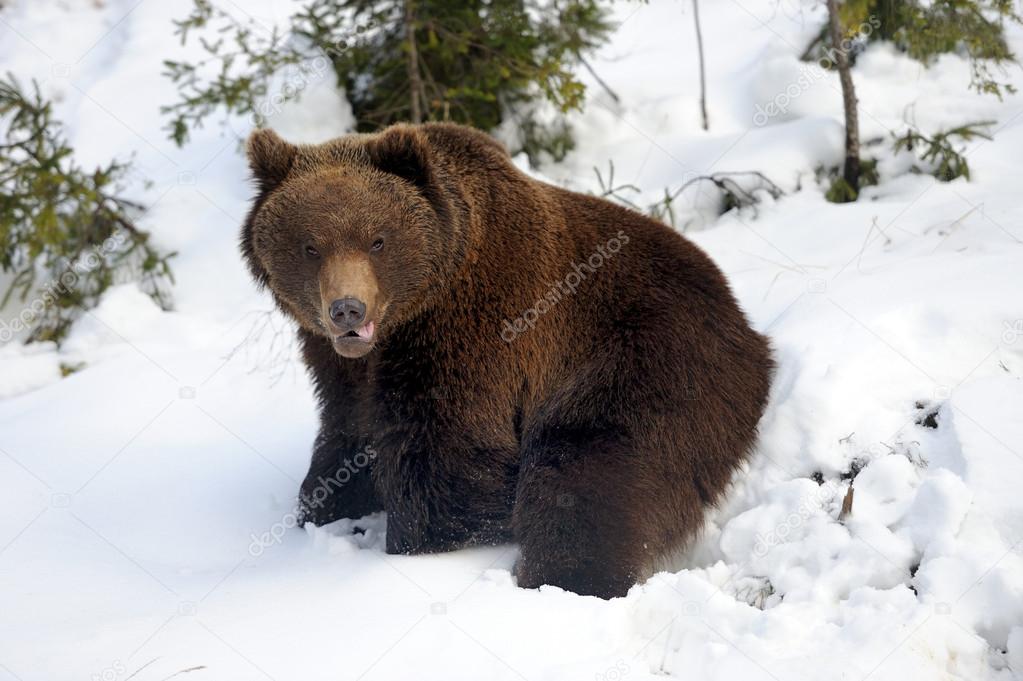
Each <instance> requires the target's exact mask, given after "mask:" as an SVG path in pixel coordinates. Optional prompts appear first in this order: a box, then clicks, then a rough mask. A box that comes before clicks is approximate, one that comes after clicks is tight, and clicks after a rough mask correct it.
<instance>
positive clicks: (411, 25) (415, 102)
mask: <svg viewBox="0 0 1023 681" xmlns="http://www.w3.org/2000/svg"><path fill="white" fill-rule="evenodd" d="M405 50H406V52H407V54H406V55H405V57H406V63H405V67H406V70H407V72H408V86H409V120H410V121H412V122H413V123H422V122H423V102H422V99H421V96H422V93H423V78H422V76H421V75H420V73H419V48H418V46H417V45H416V26H415V18H414V16H413V13H412V0H406V1H405Z"/></svg>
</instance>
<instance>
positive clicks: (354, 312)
mask: <svg viewBox="0 0 1023 681" xmlns="http://www.w3.org/2000/svg"><path fill="white" fill-rule="evenodd" d="M330 319H331V321H333V322H334V323H335V324H337V325H338V326H340V327H342V328H349V329H353V328H355V327H357V326H360V325H362V322H364V321H365V320H366V303H364V302H362V301H361V300H359V299H358V298H351V297H348V298H339V299H337V300H335V301H334V302H333V303H331V304H330Z"/></svg>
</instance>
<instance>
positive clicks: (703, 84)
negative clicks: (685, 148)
mask: <svg viewBox="0 0 1023 681" xmlns="http://www.w3.org/2000/svg"><path fill="white" fill-rule="evenodd" d="M693 21H695V22H696V49H697V51H698V52H699V54H700V115H701V116H703V129H704V130H707V129H709V127H710V124H709V123H708V122H707V76H706V73H705V72H704V68H703V32H702V31H701V30H700V2H699V0H693Z"/></svg>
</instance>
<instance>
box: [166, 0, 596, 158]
mask: <svg viewBox="0 0 1023 681" xmlns="http://www.w3.org/2000/svg"><path fill="white" fill-rule="evenodd" d="M194 2H195V5H194V7H193V9H192V13H191V14H190V15H189V16H188V17H187V18H185V19H183V20H181V21H180V22H178V31H179V33H180V34H181V37H182V40H183V41H186V40H189V39H191V37H192V36H193V34H195V33H199V40H200V41H201V44H202V45H203V47H204V49H205V50H206V52H207V53H208V58H207V59H206V60H205V63H203V64H196V63H186V62H175V61H167V62H165V65H166V73H167V75H168V76H169V77H170V78H171V79H172V80H173V81H174V82H175V83H176V84H177V85H178V86H179V88H180V90H181V95H182V96H181V99H180V100H179V101H178V102H176V103H174V104H171V105H168V106H166V107H164V111H165V113H168V114H169V115H170V116H171V122H170V131H171V136H172V137H173V138H174V139H175V140H176V141H177V142H178V143H179V144H181V143H184V141H185V140H186V139H187V138H188V134H189V131H190V129H191V128H193V127H195V126H197V125H201V124H202V123H203V121H204V120H205V119H206V118H207V117H208V116H209V115H210V114H212V113H213V112H214V111H217V110H226V111H227V112H230V113H235V114H245V115H251V116H252V117H253V118H254V121H255V123H256V124H257V125H259V124H263V123H265V122H266V119H267V118H268V116H267V111H266V102H267V101H268V100H269V99H271V98H273V97H275V96H277V97H278V98H280V95H281V93H274V92H270V88H271V85H270V83H271V79H272V77H273V76H274V75H275V74H277V73H278V72H281V70H282V69H285V68H286V67H289V66H290V67H293V70H296V73H299V74H301V72H302V70H303V69H305V70H307V71H312V70H314V68H315V67H313V66H312V65H313V64H315V63H319V61H322V60H324V59H325V60H327V61H328V62H329V65H330V67H331V69H332V71H333V73H334V75H335V76H336V79H337V83H338V85H340V86H341V87H343V88H344V90H345V94H346V96H347V98H348V100H349V101H350V102H351V105H352V109H353V112H354V114H355V118H356V122H357V129H358V130H359V131H361V132H370V131H374V130H378V129H380V128H382V127H384V126H387V125H389V124H391V123H394V122H398V121H412V122H420V121H454V122H459V123H465V124H469V125H473V126H476V127H478V128H481V129H484V130H493V129H495V128H497V127H498V126H499V125H500V124H501V123H502V122H504V121H505V120H506V119H507V118H508V117H512V118H513V119H514V120H515V123H516V125H515V126H514V127H515V129H517V130H518V131H519V133H520V139H519V140H518V141H519V146H520V148H521V149H524V150H525V151H526V152H527V153H528V154H529V156H530V158H531V160H533V161H537V160H539V158H540V157H541V155H542V154H544V153H546V154H549V155H550V156H552V157H553V158H555V159H560V158H562V157H563V156H564V155H565V153H567V152H568V151H569V150H570V149H571V145H572V141H571V136H570V134H569V131H568V128H567V125H566V124H565V122H564V120H563V118H558V117H554V118H553V119H552V117H550V116H544V115H543V114H542V113H541V112H540V111H539V105H540V104H541V103H542V102H550V103H552V104H553V105H554V108H555V110H556V111H559V112H561V113H564V112H567V111H569V110H571V109H578V108H579V107H580V106H581V105H582V102H583V95H584V88H583V85H582V83H580V82H579V80H578V79H577V78H576V77H575V75H574V68H575V66H576V65H577V64H579V63H581V61H582V59H583V58H584V57H585V55H586V54H587V53H588V52H590V51H592V50H593V49H594V48H596V47H597V46H598V45H600V44H601V43H602V42H603V41H604V40H605V39H606V37H607V35H608V34H609V32H610V24H609V21H608V17H607V15H606V11H605V10H604V9H603V7H602V5H601V4H599V3H598V2H597V0H554V1H551V2H542V3H527V2H522V1H521V0H486V1H484V0H468V1H466V2H461V1H454V0H404V1H388V2H369V1H367V0H314V1H313V2H311V3H310V4H308V5H306V6H305V7H304V8H303V9H302V10H301V11H299V12H298V13H296V14H295V15H294V16H292V17H291V20H290V24H289V26H288V27H287V29H288V30H287V35H284V34H282V33H280V32H277V31H276V30H270V31H268V30H267V29H265V28H261V27H259V26H258V25H254V24H253V22H251V21H249V20H246V19H239V18H237V17H234V16H232V15H231V14H229V13H227V12H225V11H223V10H220V9H218V8H216V7H215V6H214V5H213V4H212V3H211V2H209V0H194ZM318 60H319V61H318ZM210 65H213V66H214V67H215V73H214V74H213V75H212V76H204V75H201V74H203V73H204V72H205V69H208V68H209V66H210ZM297 80H298V81H301V75H299V77H298V79H297ZM302 89H303V88H302V87H301V82H300V83H299V86H298V87H293V88H292V89H291V90H292V91H291V92H285V93H283V95H284V98H289V97H295V96H299V95H300V94H301V90H302Z"/></svg>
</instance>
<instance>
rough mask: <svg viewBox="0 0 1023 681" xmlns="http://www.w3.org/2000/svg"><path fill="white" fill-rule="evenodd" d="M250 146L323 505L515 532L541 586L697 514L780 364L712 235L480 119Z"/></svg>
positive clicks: (270, 135) (261, 252)
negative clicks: (638, 204) (311, 415)
mask: <svg viewBox="0 0 1023 681" xmlns="http://www.w3.org/2000/svg"><path fill="white" fill-rule="evenodd" d="M247 153H248V158H249V162H250V165H251V168H252V172H253V174H254V176H255V178H256V180H257V183H258V196H257V197H256V199H255V201H254V203H253V206H252V208H251V210H250V212H249V214H248V218H247V219H246V221H245V224H244V226H243V229H242V237H241V248H242V252H243V254H244V257H245V259H246V260H247V262H248V265H249V267H250V268H251V271H252V274H253V275H254V276H255V279H256V281H257V282H258V283H259V284H261V285H264V286H267V287H269V289H270V291H271V292H272V294H273V297H274V299H275V300H276V302H277V304H278V305H279V306H280V308H281V309H282V310H283V311H284V312H285V313H286V314H287V315H289V316H290V317H292V318H293V319H294V320H295V321H296V322H297V324H298V327H299V328H298V337H299V341H300V345H301V349H302V354H303V358H304V361H305V363H306V364H307V365H308V369H309V371H310V373H311V376H312V380H313V383H314V385H315V390H316V395H317V397H318V399H319V405H320V420H321V427H320V432H319V435H318V437H317V439H316V443H315V445H314V449H313V455H312V464H311V467H310V470H309V473H308V476H307V477H306V479H305V482H304V483H303V484H302V488H301V490H300V506H301V512H302V519H303V521H305V522H312V523H315V524H317V525H320V524H323V523H328V522H331V521H333V520H335V519H337V518H343V517H344V518H359V517H361V516H363V515H365V514H368V513H371V512H374V511H379V510H384V511H386V512H387V532H386V547H387V551H388V552H389V553H403V554H415V553H425V552H435V551H449V550H452V549H456V548H459V547H463V546H468V545H472V544H492V543H500V542H511V541H514V542H518V544H519V545H520V550H521V555H520V557H519V560H518V563H517V566H516V575H517V578H518V584H519V585H520V586H522V587H538V586H540V585H542V584H552V585H556V586H559V587H562V588H564V589H568V590H571V591H575V592H577V593H580V594H593V595H597V596H601V597H604V598H609V597H613V596H620V595H623V594H625V592H626V591H628V589H629V588H630V586H632V585H633V584H635V583H636V581H637V580H639V579H641V578H643V577H645V576H647V575H649V574H650V570H651V566H652V565H654V564H655V562H656V561H658V560H659V559H661V558H663V557H664V556H665V555H667V554H670V553H674V552H676V551H677V550H678V549H679V547H681V546H684V544H685V542H686V541H687V540H688V539H690V538H692V536H693V535H694V533H695V532H696V531H697V530H698V529H699V528H700V527H701V525H702V523H703V517H704V512H705V509H706V508H707V507H708V506H710V505H711V504H714V503H715V501H716V500H718V499H719V497H720V495H721V494H722V492H723V491H724V490H725V488H726V486H727V485H728V483H729V481H730V478H731V476H732V474H733V472H734V471H735V470H736V469H737V467H738V466H740V464H741V463H742V462H743V460H744V459H745V458H746V456H747V455H748V453H749V451H750V449H751V447H752V445H753V443H754V440H755V437H756V429H757V422H758V421H759V419H760V416H761V414H762V412H763V410H764V407H765V403H766V401H767V395H768V388H769V383H770V376H771V372H772V361H771V357H770V352H769V348H768V343H767V341H766V340H765V338H764V337H763V336H761V335H760V334H758V333H756V332H755V331H753V330H752V329H751V328H750V326H749V324H748V323H747V321H746V318H745V317H744V315H743V313H742V311H741V310H740V309H739V306H738V304H737V303H736V300H735V298H734V297H733V295H732V293H731V291H730V289H729V287H728V284H727V283H726V281H725V278H724V276H723V275H722V273H721V272H720V271H719V270H718V268H717V267H716V266H715V265H714V263H713V262H711V260H710V259H709V258H708V257H707V256H706V255H705V254H704V253H703V252H702V251H701V250H700V249H699V248H697V247H696V246H694V245H693V244H692V243H690V242H689V241H687V240H686V239H684V238H683V237H682V236H681V235H679V234H678V233H677V232H675V231H673V230H671V229H669V228H668V227H666V226H665V225H663V224H661V223H659V222H657V221H655V220H652V219H650V218H647V217H644V216H643V215H640V214H639V213H636V212H633V211H631V210H628V209H626V208H624V207H621V206H618V205H615V204H613V203H610V202H608V201H605V200H603V199H600V198H597V197H594V196H587V195H584V194H577V193H574V192H571V191H567V190H565V189H560V188H558V187H554V186H551V185H548V184H545V183H543V182H539V181H537V180H534V179H531V178H530V177H528V176H527V175H525V174H524V173H522V172H520V171H519V170H518V169H517V168H516V167H515V166H514V165H513V164H512V162H511V159H510V158H509V155H508V153H507V152H506V150H505V149H504V147H502V146H501V145H500V144H499V143H498V142H496V141H495V140H493V139H492V138H490V137H489V136H487V135H486V134H484V133H481V132H478V131H476V130H473V129H470V128H466V127H462V126H457V125H452V124H435V123H429V124H424V125H416V126H411V125H395V126H392V127H390V128H387V129H385V130H383V131H382V132H379V133H375V134H361V135H349V136H346V137H342V138H339V139H335V140H332V141H329V142H326V143H323V144H319V145H294V144H289V143H288V142H285V141H284V140H282V139H281V138H280V137H278V136H277V135H276V134H275V133H274V132H272V131H270V130H259V131H257V132H255V133H253V134H252V136H251V138H250V139H249V141H248V147H247Z"/></svg>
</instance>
